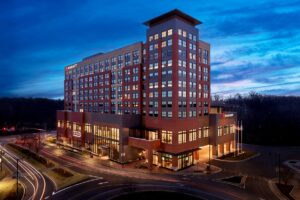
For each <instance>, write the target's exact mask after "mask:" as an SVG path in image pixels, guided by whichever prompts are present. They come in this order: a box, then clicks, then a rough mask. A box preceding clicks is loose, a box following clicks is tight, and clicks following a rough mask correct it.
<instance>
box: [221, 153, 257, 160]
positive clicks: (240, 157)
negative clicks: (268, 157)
mask: <svg viewBox="0 0 300 200" xmlns="http://www.w3.org/2000/svg"><path fill="white" fill-rule="evenodd" d="M256 154H257V152H251V151H245V152H243V153H241V154H239V155H236V156H234V153H229V154H227V155H224V156H222V157H220V158H219V159H221V160H236V161H238V160H245V159H247V158H250V157H253V156H255V155H256Z"/></svg>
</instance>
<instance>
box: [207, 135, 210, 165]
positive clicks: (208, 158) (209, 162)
mask: <svg viewBox="0 0 300 200" xmlns="http://www.w3.org/2000/svg"><path fill="white" fill-rule="evenodd" d="M207 170H210V136H208V167H207Z"/></svg>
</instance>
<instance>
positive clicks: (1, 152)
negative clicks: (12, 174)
mask: <svg viewBox="0 0 300 200" xmlns="http://www.w3.org/2000/svg"><path fill="white" fill-rule="evenodd" d="M4 154H5V152H4V151H3V150H2V149H1V150H0V156H1V157H0V163H1V172H2V162H3V156H4Z"/></svg>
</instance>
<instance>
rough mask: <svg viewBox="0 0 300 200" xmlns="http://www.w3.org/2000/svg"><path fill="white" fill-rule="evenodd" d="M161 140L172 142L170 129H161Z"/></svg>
mask: <svg viewBox="0 0 300 200" xmlns="http://www.w3.org/2000/svg"><path fill="white" fill-rule="evenodd" d="M161 142H162V143H167V144H172V131H165V130H162V131H161Z"/></svg>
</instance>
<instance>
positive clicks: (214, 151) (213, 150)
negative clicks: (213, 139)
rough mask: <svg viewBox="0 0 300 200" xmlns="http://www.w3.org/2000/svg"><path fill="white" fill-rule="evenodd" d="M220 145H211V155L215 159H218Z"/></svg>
mask: <svg viewBox="0 0 300 200" xmlns="http://www.w3.org/2000/svg"><path fill="white" fill-rule="evenodd" d="M217 147H218V145H211V154H212V157H213V158H217V157H218V148H217Z"/></svg>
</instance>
